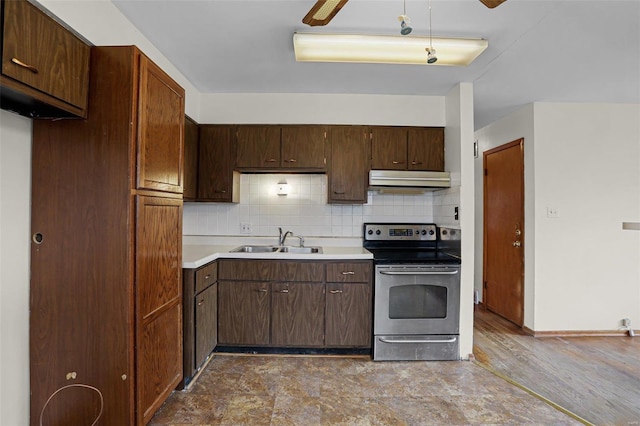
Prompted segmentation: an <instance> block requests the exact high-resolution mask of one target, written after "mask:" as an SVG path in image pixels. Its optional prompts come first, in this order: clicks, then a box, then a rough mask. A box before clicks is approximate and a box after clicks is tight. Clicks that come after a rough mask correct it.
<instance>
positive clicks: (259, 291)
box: [254, 288, 267, 293]
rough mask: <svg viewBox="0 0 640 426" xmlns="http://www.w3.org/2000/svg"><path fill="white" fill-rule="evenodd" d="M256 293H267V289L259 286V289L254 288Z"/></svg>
mask: <svg viewBox="0 0 640 426" xmlns="http://www.w3.org/2000/svg"><path fill="white" fill-rule="evenodd" d="M254 291H255V292H256V293H266V292H267V289H266V288H259V289H258V290H254Z"/></svg>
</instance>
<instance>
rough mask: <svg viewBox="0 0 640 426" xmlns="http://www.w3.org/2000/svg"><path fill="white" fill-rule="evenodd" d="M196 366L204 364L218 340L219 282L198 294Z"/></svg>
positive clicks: (196, 309)
mask: <svg viewBox="0 0 640 426" xmlns="http://www.w3.org/2000/svg"><path fill="white" fill-rule="evenodd" d="M195 303H196V308H195V315H196V319H195V326H196V332H195V345H196V364H195V365H196V367H198V366H200V365H202V363H203V362H204V360H205V359H206V358H207V356H208V355H209V354H210V353H211V351H213V349H214V348H215V347H216V344H217V342H218V327H217V325H218V324H217V318H218V284H217V283H215V284H213V285H211V286H209V288H207V289H206V290H203V291H202V292H200V293H198V294H197V295H196V302H195Z"/></svg>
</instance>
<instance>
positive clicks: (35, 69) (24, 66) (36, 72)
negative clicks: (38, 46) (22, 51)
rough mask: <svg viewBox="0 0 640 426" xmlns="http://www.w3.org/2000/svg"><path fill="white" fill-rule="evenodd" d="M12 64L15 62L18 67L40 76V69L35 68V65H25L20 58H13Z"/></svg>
mask: <svg viewBox="0 0 640 426" xmlns="http://www.w3.org/2000/svg"><path fill="white" fill-rule="evenodd" d="M11 62H13V63H14V64H16V65H19V66H21V67H22V68H26V69H28V70H29V71H31V72H32V73H34V74H38V68H36V67H34V66H33V65H29V64H25V63H24V62H22V61H21V60H20V59H18V58H11Z"/></svg>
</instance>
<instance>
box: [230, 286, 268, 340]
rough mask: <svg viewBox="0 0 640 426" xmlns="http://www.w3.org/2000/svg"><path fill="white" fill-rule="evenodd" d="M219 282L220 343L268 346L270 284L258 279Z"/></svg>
mask: <svg viewBox="0 0 640 426" xmlns="http://www.w3.org/2000/svg"><path fill="white" fill-rule="evenodd" d="M218 285H219V287H218V341H219V343H220V344H222V345H253V346H264V345H268V344H269V324H270V322H271V321H270V320H271V284H270V283H268V282H259V281H258V282H251V281H224V280H221V281H220V282H219V283H218Z"/></svg>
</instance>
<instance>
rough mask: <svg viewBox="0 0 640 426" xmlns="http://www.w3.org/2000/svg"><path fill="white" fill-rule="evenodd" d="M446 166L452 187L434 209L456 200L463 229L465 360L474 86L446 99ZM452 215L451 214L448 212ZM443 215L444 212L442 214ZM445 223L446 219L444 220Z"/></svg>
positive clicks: (469, 323)
mask: <svg viewBox="0 0 640 426" xmlns="http://www.w3.org/2000/svg"><path fill="white" fill-rule="evenodd" d="M446 119H447V127H446V129H445V164H446V165H447V169H448V170H449V171H450V172H451V177H452V178H451V181H452V188H451V189H450V190H448V191H447V192H446V193H445V194H446V195H444V196H436V197H435V199H434V210H435V211H438V210H443V209H445V208H449V209H450V207H451V206H449V205H441V204H439V198H441V197H442V198H443V199H444V200H446V199H447V197H449V198H453V203H454V204H456V202H455V197H456V196H457V197H458V200H457V204H458V205H459V206H460V209H459V215H460V216H459V220H458V221H455V220H451V221H449V223H450V224H452V225H455V224H456V223H459V226H460V229H461V230H462V247H461V254H462V267H461V271H460V355H461V357H462V358H463V359H468V357H469V355H470V354H471V353H473V276H474V260H473V258H474V252H473V250H474V239H475V232H474V221H473V218H474V198H473V193H474V188H473V180H474V175H473V85H472V84H471V83H460V84H459V85H458V86H456V87H455V88H453V89H452V90H451V91H450V92H449V93H448V94H447V96H446ZM450 213H452V212H450ZM445 214H446V213H445ZM443 222H444V223H447V221H446V220H443Z"/></svg>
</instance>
